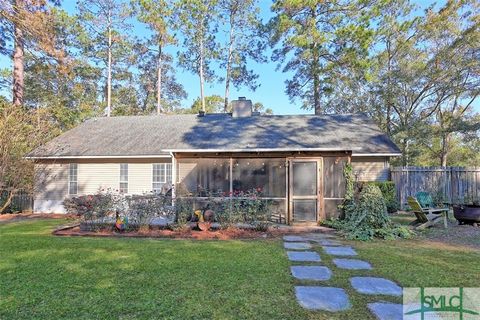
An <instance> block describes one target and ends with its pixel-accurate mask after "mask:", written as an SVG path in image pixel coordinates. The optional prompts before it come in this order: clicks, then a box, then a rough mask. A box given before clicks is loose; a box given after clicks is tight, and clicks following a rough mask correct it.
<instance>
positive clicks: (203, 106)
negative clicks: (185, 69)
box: [199, 35, 205, 112]
mask: <svg viewBox="0 0 480 320" xmlns="http://www.w3.org/2000/svg"><path fill="white" fill-rule="evenodd" d="M202 36H203V35H202ZM199 74H200V99H201V101H202V111H203V112H205V96H204V94H203V83H204V81H205V80H204V79H203V38H202V39H200V65H199Z"/></svg>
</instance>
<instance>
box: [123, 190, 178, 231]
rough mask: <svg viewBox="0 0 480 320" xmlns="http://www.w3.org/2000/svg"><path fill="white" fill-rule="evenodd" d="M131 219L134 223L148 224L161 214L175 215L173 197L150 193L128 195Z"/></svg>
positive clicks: (139, 224)
mask: <svg viewBox="0 0 480 320" xmlns="http://www.w3.org/2000/svg"><path fill="white" fill-rule="evenodd" d="M126 201H127V205H128V214H127V215H128V217H129V219H130V220H129V221H130V222H131V223H132V224H133V225H138V226H148V224H149V222H150V220H151V219H152V218H154V217H159V216H173V215H174V210H173V208H172V198H171V197H167V196H164V195H161V194H156V193H150V194H145V195H132V196H128V197H126Z"/></svg>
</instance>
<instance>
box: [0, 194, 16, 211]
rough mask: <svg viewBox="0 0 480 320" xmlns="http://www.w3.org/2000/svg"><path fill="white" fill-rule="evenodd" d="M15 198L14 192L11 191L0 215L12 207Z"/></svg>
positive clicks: (0, 209)
mask: <svg viewBox="0 0 480 320" xmlns="http://www.w3.org/2000/svg"><path fill="white" fill-rule="evenodd" d="M13 196H14V193H13V191H9V192H8V197H7V200H6V201H5V203H4V204H3V205H2V207H1V208H0V213H4V211H5V210H7V208H8V207H9V206H10V204H11V203H12V200H13Z"/></svg>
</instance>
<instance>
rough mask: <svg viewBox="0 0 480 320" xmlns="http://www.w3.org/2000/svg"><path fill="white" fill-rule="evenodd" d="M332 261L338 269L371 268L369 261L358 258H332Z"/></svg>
mask: <svg viewBox="0 0 480 320" xmlns="http://www.w3.org/2000/svg"><path fill="white" fill-rule="evenodd" d="M333 263H335V265H336V266H337V267H338V268H340V269H348V270H372V266H371V265H370V263H368V262H367V261H363V260H358V259H333Z"/></svg>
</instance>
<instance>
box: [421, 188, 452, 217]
mask: <svg viewBox="0 0 480 320" xmlns="http://www.w3.org/2000/svg"><path fill="white" fill-rule="evenodd" d="M415 198H416V199H417V200H418V203H419V204H420V206H421V207H422V208H423V209H424V210H425V209H427V208H434V209H443V210H445V214H446V215H447V220H448V214H449V211H450V209H449V208H448V207H436V206H435V203H434V202H433V198H432V196H431V195H430V193H428V192H426V191H419V192H417V193H416V194H415Z"/></svg>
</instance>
